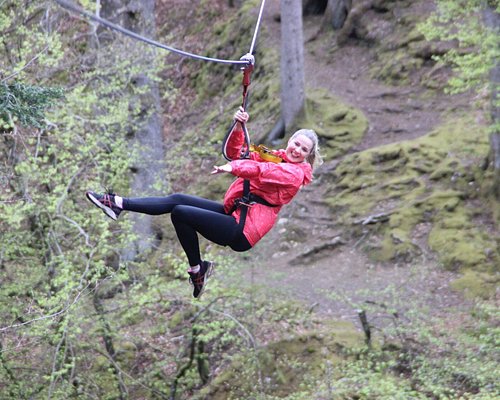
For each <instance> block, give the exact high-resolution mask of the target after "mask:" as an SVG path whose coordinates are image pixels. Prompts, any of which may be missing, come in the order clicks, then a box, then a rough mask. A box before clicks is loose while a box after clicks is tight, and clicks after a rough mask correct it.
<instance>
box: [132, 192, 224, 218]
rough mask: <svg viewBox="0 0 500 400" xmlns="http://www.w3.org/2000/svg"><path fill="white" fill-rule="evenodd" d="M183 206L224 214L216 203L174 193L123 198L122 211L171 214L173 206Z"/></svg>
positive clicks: (222, 208)
mask: <svg viewBox="0 0 500 400" xmlns="http://www.w3.org/2000/svg"><path fill="white" fill-rule="evenodd" d="M179 205H185V206H192V207H197V208H201V209H204V210H210V211H214V212H217V213H221V214H224V206H223V205H222V204H221V203H218V202H216V201H212V200H207V199H204V198H202V197H196V196H191V195H188V194H182V193H175V194H171V195H170V196H165V197H143V198H126V197H124V198H123V209H124V210H126V211H134V212H139V213H143V214H149V215H160V214H167V213H170V212H172V210H173V208H174V207H175V206H179Z"/></svg>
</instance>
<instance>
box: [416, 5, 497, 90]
mask: <svg viewBox="0 0 500 400" xmlns="http://www.w3.org/2000/svg"><path fill="white" fill-rule="evenodd" d="M492 3H496V4H492V5H491V6H492V7H496V12H497V13H498V10H499V6H498V2H492ZM484 5H485V3H484V1H481V0H461V1H455V0H439V1H437V11H436V12H435V13H434V14H433V15H432V16H431V17H430V18H428V19H427V20H426V21H425V22H424V23H422V24H421V25H420V26H419V28H420V30H421V32H422V33H423V34H424V35H425V37H426V39H427V40H443V41H456V42H457V43H458V48H457V49H453V50H450V51H448V52H447V53H445V54H444V55H442V56H434V58H435V60H436V61H438V62H442V63H445V64H448V65H452V66H453V68H454V71H455V75H454V76H453V77H452V78H451V79H450V80H449V82H448V83H449V91H450V92H451V93H457V92H463V91H465V90H469V89H476V90H477V89H482V88H483V87H484V86H486V85H488V80H489V79H488V74H489V72H490V71H491V69H492V68H493V66H494V63H495V62H497V60H498V59H499V57H500V50H499V48H498V35H499V33H500V31H499V28H498V26H497V27H488V26H486V24H485V22H484V21H483V20H482V19H483V14H482V12H483V9H484Z"/></svg>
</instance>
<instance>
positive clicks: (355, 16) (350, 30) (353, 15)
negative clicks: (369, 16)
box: [337, 0, 374, 46]
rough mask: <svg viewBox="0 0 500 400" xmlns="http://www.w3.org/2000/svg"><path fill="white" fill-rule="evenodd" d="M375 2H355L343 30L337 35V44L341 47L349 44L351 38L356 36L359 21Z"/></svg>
mask: <svg viewBox="0 0 500 400" xmlns="http://www.w3.org/2000/svg"><path fill="white" fill-rule="evenodd" d="M373 3H374V0H355V1H354V2H353V4H352V6H351V7H350V9H349V12H348V14H347V17H346V19H345V21H344V24H343V26H342V29H340V31H339V33H338V35H337V44H338V45H339V46H341V45H343V44H344V43H345V42H347V39H349V37H351V36H353V35H354V31H355V28H356V24H357V23H358V21H359V19H360V18H361V17H362V16H363V14H365V13H366V11H368V10H369V9H370V8H371V7H372V6H373Z"/></svg>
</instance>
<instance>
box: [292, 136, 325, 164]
mask: <svg viewBox="0 0 500 400" xmlns="http://www.w3.org/2000/svg"><path fill="white" fill-rule="evenodd" d="M299 135H303V136H305V137H306V138H308V139H309V140H310V141H311V142H312V143H313V147H312V149H311V151H310V152H309V154H308V156H307V157H306V161H307V162H308V163H309V164H311V167H313V169H314V168H316V167H319V166H320V165H321V164H323V158H322V157H321V154H320V152H319V139H318V135H317V134H316V132H314V131H313V130H312V129H299V130H298V131H296V132H295V133H294V134H293V135H292V137H291V138H290V140H292V139H294V138H296V137H297V136H299Z"/></svg>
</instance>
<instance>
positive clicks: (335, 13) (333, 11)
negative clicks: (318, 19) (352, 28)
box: [323, 0, 352, 30]
mask: <svg viewBox="0 0 500 400" xmlns="http://www.w3.org/2000/svg"><path fill="white" fill-rule="evenodd" d="M351 3H352V0H329V1H328V5H327V7H326V10H325V17H324V20H323V21H324V22H323V25H327V26H331V27H332V28H333V29H335V30H337V29H340V28H342V27H343V26H344V23H345V20H346V19H347V14H349V10H350V9H351Z"/></svg>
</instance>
